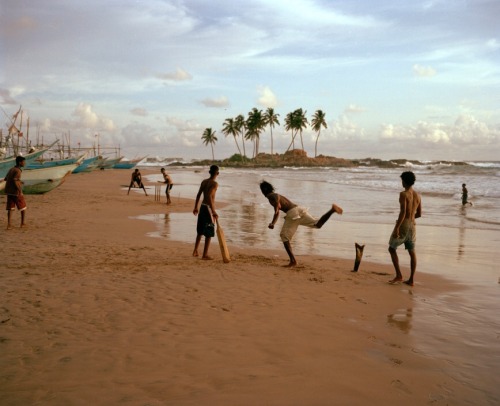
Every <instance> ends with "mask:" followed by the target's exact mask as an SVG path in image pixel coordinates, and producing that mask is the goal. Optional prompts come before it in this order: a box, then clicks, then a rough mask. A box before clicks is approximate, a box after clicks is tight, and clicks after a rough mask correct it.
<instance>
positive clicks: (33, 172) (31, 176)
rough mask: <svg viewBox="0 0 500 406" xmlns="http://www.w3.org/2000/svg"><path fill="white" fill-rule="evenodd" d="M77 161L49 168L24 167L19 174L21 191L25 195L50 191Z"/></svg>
mask: <svg viewBox="0 0 500 406" xmlns="http://www.w3.org/2000/svg"><path fill="white" fill-rule="evenodd" d="M78 165H79V163H74V164H69V165H59V166H53V167H49V168H37V169H24V170H23V174H22V176H21V181H22V182H23V193H24V194H26V195H35V194H43V193H47V192H50V191H51V190H53V189H55V188H56V187H58V186H59V185H61V184H62V183H63V182H64V181H65V180H66V177H68V176H69V175H70V174H71V172H73V170H74V169H75V168H76V167H77V166H78ZM4 189H5V181H4V180H2V182H1V185H0V191H1V192H2V193H3V192H4Z"/></svg>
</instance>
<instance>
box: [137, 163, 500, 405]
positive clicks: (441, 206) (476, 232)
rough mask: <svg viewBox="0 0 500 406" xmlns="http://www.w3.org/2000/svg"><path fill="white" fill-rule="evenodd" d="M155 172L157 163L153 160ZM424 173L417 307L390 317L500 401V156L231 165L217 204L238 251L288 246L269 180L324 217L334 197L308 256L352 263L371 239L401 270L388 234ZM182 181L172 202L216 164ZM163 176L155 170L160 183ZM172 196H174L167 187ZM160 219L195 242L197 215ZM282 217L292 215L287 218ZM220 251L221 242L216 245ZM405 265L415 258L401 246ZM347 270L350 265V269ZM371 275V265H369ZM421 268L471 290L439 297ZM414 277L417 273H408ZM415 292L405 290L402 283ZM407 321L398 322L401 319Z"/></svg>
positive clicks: (489, 400) (176, 171)
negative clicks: (408, 178) (392, 163)
mask: <svg viewBox="0 0 500 406" xmlns="http://www.w3.org/2000/svg"><path fill="white" fill-rule="evenodd" d="M148 169H151V166H148ZM405 170H412V171H413V172H414V173H415V174H416V178H417V180H416V183H415V185H414V189H415V190H416V191H417V192H419V193H420V194H421V196H422V207H423V213H422V218H420V219H418V220H417V246H416V250H417V257H418V266H417V273H416V276H415V281H416V284H415V287H414V288H413V289H410V288H407V287H406V289H407V290H408V293H409V294H411V295H412V299H413V306H412V307H411V308H410V309H399V310H398V311H397V312H396V313H395V314H394V315H389V316H388V315H381V317H387V318H388V320H387V322H388V325H391V326H396V327H398V326H404V332H405V333H407V334H411V335H413V336H414V337H415V340H414V341H415V351H417V352H421V353H422V354H423V355H424V356H432V357H440V358H444V359H446V360H447V362H448V363H449V365H450V371H451V372H450V373H451V374H452V375H453V376H454V378H455V379H457V380H459V381H461V382H464V384H466V385H469V386H471V387H473V388H476V389H477V390H478V393H480V394H481V398H482V399H484V402H483V404H498V403H499V402H500V388H499V387H498V385H497V383H496V376H497V373H498V368H499V365H500V267H499V266H498V265H497V261H498V257H497V252H498V250H499V248H500V162H469V163H460V164H458V163H457V164H453V163H444V164H443V163H434V162H424V163H419V164H411V163H407V164H405V165H402V166H401V167H399V168H391V169H388V168H379V167H360V168H283V169H266V168H261V169H251V170H250V169H233V168H221V171H220V175H219V177H218V183H219V189H218V191H217V196H216V202H222V201H224V202H225V204H226V206H225V207H223V208H220V209H218V213H219V216H220V223H221V226H222V227H223V228H224V232H225V235H226V239H227V242H228V245H229V247H231V246H232V245H233V246H234V245H236V246H240V247H255V248H271V249H278V250H282V252H283V255H282V257H281V258H283V263H284V264H285V263H286V262H287V256H286V254H285V251H284V250H283V246H282V243H281V241H280V239H279V229H280V225H281V223H280V222H278V224H277V226H276V227H275V229H274V230H269V229H268V228H267V225H268V223H269V222H270V221H271V219H272V214H273V213H272V207H271V206H270V205H269V203H268V201H267V199H265V198H264V196H263V195H262V194H261V192H260V189H259V182H260V181H261V180H264V179H265V180H267V181H268V182H271V183H272V184H273V185H274V186H275V188H276V191H277V192H278V193H280V194H283V195H285V196H287V197H288V198H289V199H291V200H292V201H293V202H295V203H297V204H299V205H302V206H306V207H308V208H309V211H310V213H311V214H313V215H315V216H318V217H319V216H320V215H321V214H323V213H324V212H325V211H327V210H328V209H329V208H330V207H331V204H332V203H333V202H335V203H336V204H338V205H340V206H341V207H342V208H343V209H344V214H343V215H342V216H338V215H336V214H335V215H333V217H332V218H331V219H330V221H329V222H328V223H327V224H326V225H325V226H324V227H323V228H322V229H321V230H316V229H308V228H305V227H299V231H298V232H297V234H296V236H295V238H294V241H293V243H292V244H293V248H294V252H295V254H296V256H297V259H298V261H299V263H300V256H301V255H308V254H318V255H324V256H332V257H341V258H346V259H352V260H353V263H354V257H355V249H354V243H355V242H357V243H360V244H364V245H365V250H364V255H363V261H372V262H377V263H381V264H387V272H388V279H389V278H390V277H392V274H393V272H394V271H393V267H392V264H391V261H390V257H389V254H388V252H387V247H388V240H389V236H390V233H391V232H392V229H393V226H394V222H395V221H396V218H397V216H398V213H399V203H398V197H399V192H400V191H401V190H402V185H401V179H400V175H401V173H402V172H403V171H405ZM168 171H169V173H170V175H171V176H172V178H173V181H174V184H175V185H174V188H173V190H172V200H173V204H175V198H176V197H182V198H193V199H194V198H195V195H196V192H197V190H198V187H199V184H200V182H201V180H203V179H204V178H206V177H207V176H208V168H206V167H203V168H201V167H200V168H193V167H186V168H168ZM160 179H161V174H160V172H159V167H158V175H148V176H147V180H148V181H150V182H156V181H157V180H160ZM462 183H466V184H467V188H468V191H469V200H470V201H471V202H472V205H471V206H469V205H467V206H462V204H461V185H462ZM162 198H163V200H164V192H163V191H162ZM141 218H142V219H147V220H151V221H154V222H155V224H156V226H157V230H156V231H155V232H153V233H151V234H150V236H151V237H157V238H164V239H166V240H167V239H174V240H180V241H185V242H191V243H194V239H195V233H196V232H195V227H196V217H194V216H193V214H192V213H170V212H169V209H168V207H167V206H165V213H164V214H154V215H150V216H142V217H141ZM280 221H282V220H280ZM213 249H215V247H212V250H213ZM398 253H399V256H400V263H401V266H402V267H409V257H408V255H407V253H406V252H405V251H404V249H403V248H400V249H399V250H398ZM346 271H347V270H346ZM359 272H363V263H362V264H361V267H360V271H359ZM419 272H426V273H431V274H436V275H441V276H444V277H446V278H448V279H449V280H451V281H454V282H456V283H459V284H461V285H463V286H464V287H465V289H461V290H459V291H452V292H451V293H446V294H442V295H436V296H435V297H432V298H429V297H424V296H422V295H420V294H419V293H418V286H419V283H420V282H419V277H418V273H419ZM403 275H404V276H407V275H408V271H404V272H403ZM401 289H405V287H401ZM395 320H396V321H398V322H397V323H395V322H394V321H395Z"/></svg>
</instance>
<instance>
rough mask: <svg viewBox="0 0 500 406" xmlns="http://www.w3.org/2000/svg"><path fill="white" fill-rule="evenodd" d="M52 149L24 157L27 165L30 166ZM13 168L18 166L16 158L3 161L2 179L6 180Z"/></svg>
mask: <svg viewBox="0 0 500 406" xmlns="http://www.w3.org/2000/svg"><path fill="white" fill-rule="evenodd" d="M50 147H51V146H50ZM50 147H47V148H44V149H41V150H40V151H34V152H32V153H29V154H26V155H24V158H26V165H28V164H30V163H31V162H33V161H34V160H35V159H37V158H38V157H39V156H41V155H42V154H43V153H45V152H47V151H48V150H49V148H50ZM13 166H16V157H15V156H11V157H9V158H4V159H1V160H0V178H4V177H5V175H7V172H9V169H10V168H12V167H13Z"/></svg>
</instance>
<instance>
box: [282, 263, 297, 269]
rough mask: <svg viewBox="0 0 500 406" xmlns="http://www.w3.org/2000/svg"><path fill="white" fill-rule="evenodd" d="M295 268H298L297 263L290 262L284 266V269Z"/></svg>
mask: <svg viewBox="0 0 500 406" xmlns="http://www.w3.org/2000/svg"><path fill="white" fill-rule="evenodd" d="M294 266H297V262H290V263H289V264H287V265H283V267H284V268H293V267H294Z"/></svg>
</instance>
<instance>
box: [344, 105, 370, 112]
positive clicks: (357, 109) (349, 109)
mask: <svg viewBox="0 0 500 406" xmlns="http://www.w3.org/2000/svg"><path fill="white" fill-rule="evenodd" d="M364 111H365V109H364V108H363V107H361V106H358V105H357V104H354V103H351V104H349V106H347V107H346V108H345V110H344V113H345V114H349V113H351V114H355V113H363V112H364Z"/></svg>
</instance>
